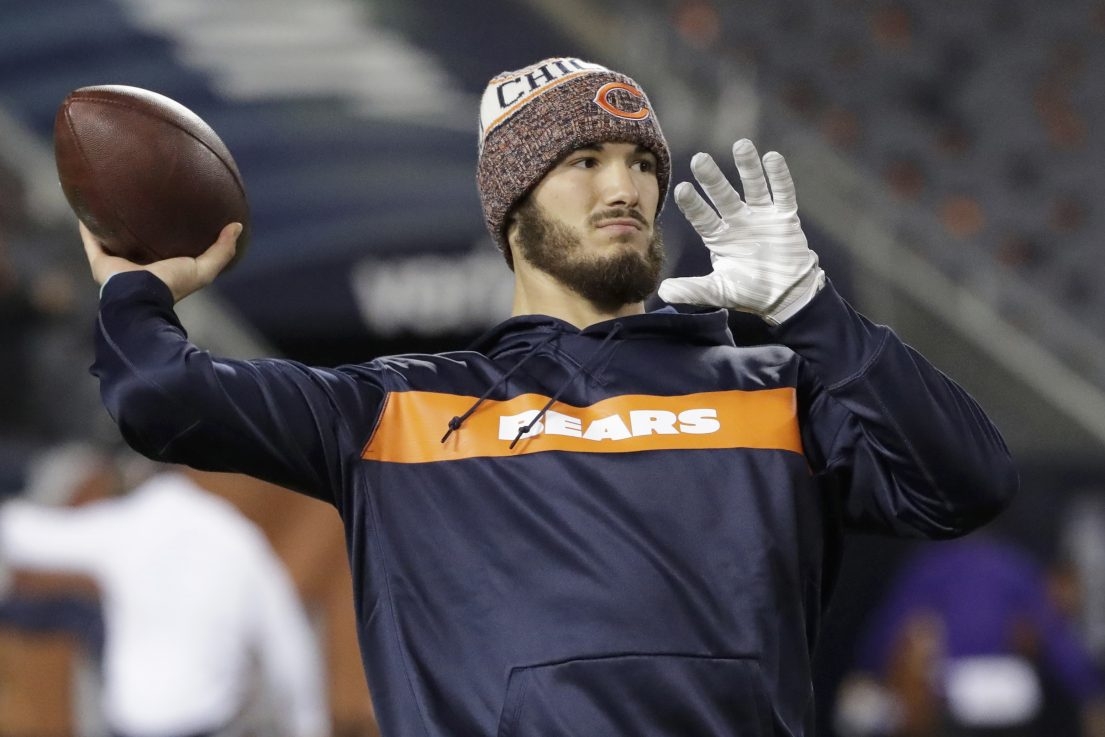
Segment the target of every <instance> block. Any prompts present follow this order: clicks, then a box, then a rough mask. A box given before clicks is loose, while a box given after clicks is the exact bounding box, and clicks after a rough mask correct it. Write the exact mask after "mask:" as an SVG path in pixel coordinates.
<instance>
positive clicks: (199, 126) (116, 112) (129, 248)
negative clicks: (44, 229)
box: [54, 85, 249, 264]
mask: <svg viewBox="0 0 1105 737" xmlns="http://www.w3.org/2000/svg"><path fill="white" fill-rule="evenodd" d="M54 157H55V160H56V162H57V170H58V179H59V181H60V183H61V189H62V191H63V192H64V193H65V197H66V199H67V200H68V201H69V205H70V207H72V208H73V211H74V212H75V213H76V214H77V217H78V218H79V219H80V220H81V222H83V223H84V225H85V227H87V228H88V229H89V230H90V231H91V232H92V234H93V235H95V236H96V237H97V238H98V239H99V240H100V242H101V243H102V244H103V246H104V249H105V250H106V251H108V252H109V253H112V254H114V255H116V256H122V257H123V258H126V259H130V260H131V261H135V262H137V263H141V264H148V263H152V262H154V261H160V260H162V259H166V258H172V257H174V256H198V255H199V254H201V253H203V252H204V251H205V250H206V249H207V248H208V247H209V246H210V245H211V244H212V243H214V242H215V239H216V238H217V237H218V235H219V231H221V230H222V228H223V226H225V225H226V224H228V223H231V222H239V223H241V224H242V226H243V230H242V234H241V236H239V238H238V249H237V253H236V254H235V256H234V261H238V260H240V259H241V257H242V255H243V254H244V253H245V250H246V246H247V244H248V242H249V204H248V201H247V198H246V191H245V186H244V185H243V182H242V176H241V174H240V173H239V171H238V166H237V164H235V163H234V159H233V157H232V156H231V155H230V151H229V150H228V149H227V147H226V145H225V144H224V143H223V142H222V140H221V139H220V138H219V136H218V135H217V134H216V133H215V131H214V130H213V129H212V128H211V126H209V125H208V124H207V123H205V122H204V121H203V120H202V119H201V118H200V117H199V116H198V115H196V114H195V113H193V112H192V111H191V110H189V109H188V108H186V107H185V106H184V105H181V104H180V103H179V102H176V101H175V100H172V99H170V98H168V97H166V96H164V95H161V94H158V93H156V92H151V91H149V90H144V89H140V88H138V87H128V86H124V85H101V86H96V87H82V88H80V89H77V90H74V91H73V92H70V93H69V94H68V95H67V96H66V97H65V100H64V101H63V102H62V104H61V106H60V107H59V108H58V111H57V115H56V116H55V118H54ZM232 263H233V262H232Z"/></svg>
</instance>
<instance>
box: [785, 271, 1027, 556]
mask: <svg viewBox="0 0 1105 737" xmlns="http://www.w3.org/2000/svg"><path fill="white" fill-rule="evenodd" d="M774 332H775V337H776V339H778V340H780V342H782V343H783V344H785V345H787V346H788V347H790V348H791V349H792V350H794V351H795V352H796V353H797V354H798V355H799V356H800V357H801V358H802V359H803V362H804V364H805V365H806V367H807V368H808V369H809V370H810V371H811V372H812V373H813V375H814V379H813V381H812V382H811V384H816V385H817V387H818V388H817V390H816V391H813V392H811V399H810V402H809V408H808V421H809V424H810V425H812V426H813V429H812V431H811V432H810V436H811V437H812V438H813V445H815V446H817V455H818V456H819V459H818V461H819V465H820V468H817V469H816V470H817V471H819V472H820V473H822V474H825V475H827V476H828V477H830V480H831V483H832V484H833V485H835V486H836V488H837V490H838V491H839V494H840V495H841V498H840V501H841V504H840V508H841V513H842V515H843V522H844V525H845V527H846V528H849V529H858V530H864V531H872V532H883V533H889V534H893V535H896V536H902V537H924V538H950V537H956V536H959V535H962V534H965V533H967V532H969V531H970V530H972V529H975V528H977V527H979V526H981V525H982V524H984V523H986V522H987V521H989V520H990V519H992V518H993V517H994V516H995V515H996V514H997V513H998V512H999V511H1001V510H1002V509H1004V508H1005V506H1007V505H1008V503H1009V501H1010V500H1011V498H1012V496H1013V494H1014V493H1015V492H1016V490H1017V486H1018V477H1017V472H1016V469H1015V467H1014V465H1013V461H1012V459H1011V457H1010V454H1009V450H1008V448H1007V447H1006V445H1005V442H1004V440H1003V439H1002V437H1001V435H1000V433H999V432H998V430H997V429H996V428H995V427H994V425H993V424H992V423H991V421H990V420H989V418H988V417H987V416H986V414H985V412H984V411H983V410H982V408H981V407H979V405H978V404H977V403H976V402H975V400H974V399H973V398H972V397H971V396H970V395H969V394H968V393H967V392H966V391H965V390H964V389H963V388H962V387H960V386H959V385H957V384H956V383H955V382H954V381H952V380H951V379H949V378H948V377H947V376H945V375H944V374H943V373H941V372H940V371H938V370H937V369H936V368H934V367H933V366H932V365H931V364H930V363H929V362H928V361H927V360H926V359H925V358H924V357H923V356H921V355H920V354H919V353H917V352H916V351H915V350H913V349H912V348H910V347H909V346H907V345H906V344H905V343H904V342H902V341H901V339H899V338H898V336H897V335H895V334H894V332H893V331H891V330H890V329H889V328H887V327H885V326H881V325H875V324H873V323H871V322H870V321H869V320H867V319H866V318H865V317H863V316H862V315H860V314H859V313H858V312H856V311H855V310H854V309H853V308H852V307H851V306H850V305H849V304H848V303H847V302H846V301H845V300H844V299H843V298H841V296H840V295H839V294H838V293H837V292H836V290H835V289H834V288H833V287H832V285H831V284H826V286H825V288H824V289H822V290H821V292H820V293H819V294H818V295H817V296H816V297H814V299H813V301H811V302H810V304H809V305H807V306H806V307H805V308H804V309H803V310H802V311H801V312H799V313H798V314H796V315H795V316H794V317H792V318H791V319H790V320H788V321H786V322H785V323H783V324H782V325H780V326H778V327H777V328H775V329H774Z"/></svg>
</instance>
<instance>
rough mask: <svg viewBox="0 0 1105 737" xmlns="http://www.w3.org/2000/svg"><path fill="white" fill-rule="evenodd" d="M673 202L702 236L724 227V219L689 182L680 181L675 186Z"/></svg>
mask: <svg viewBox="0 0 1105 737" xmlns="http://www.w3.org/2000/svg"><path fill="white" fill-rule="evenodd" d="M675 204H676V205H677V206H678V207H679V211H680V212H682V213H683V217H685V218H687V222H689V223H690V224H691V226H692V227H693V228H694V229H695V231H696V232H697V233H698V234H699V235H700V236H702V237H704V238H705V237H708V236H711V235H713V234H715V233H717V232H719V231H720V230H722V229H724V228H725V223H724V221H723V220H722V219H721V218H720V217H718V214H717V213H716V212H714V209H713V208H712V207H710V206H709V205H708V204H706V200H704V199H702V195H700V194H699V193H698V190H697V189H695V188H694V185H692V184H691V183H690V182H680V183H679V184H678V185H676V187H675Z"/></svg>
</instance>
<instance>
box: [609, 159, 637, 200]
mask: <svg viewBox="0 0 1105 737" xmlns="http://www.w3.org/2000/svg"><path fill="white" fill-rule="evenodd" d="M601 187H602V189H601V194H602V200H603V203H604V204H606V205H611V206H612V205H621V206H623V207H636V206H637V202H638V201H639V199H640V196H641V193H640V190H638V188H637V182H636V181H634V178H633V170H632V169H631V168H630V167H629V166H626V165H622V164H615V165H613V166H609V167H607V168H606V170H605V171H604V172H603V177H602V184H601Z"/></svg>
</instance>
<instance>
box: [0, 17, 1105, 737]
mask: <svg viewBox="0 0 1105 737" xmlns="http://www.w3.org/2000/svg"><path fill="white" fill-rule="evenodd" d="M564 55H574V56H580V57H583V58H586V59H588V60H592V61H596V62H599V63H602V64H605V65H607V66H610V67H613V68H616V69H618V70H621V71H625V72H626V73H628V74H630V75H632V76H633V77H635V78H636V79H637V80H638V81H640V82H641V83H642V84H643V86H644V87H645V89H646V90H647V91H648V92H649V95H650V97H651V98H652V101H653V103H654V106H655V107H656V109H657V110H658V112H659V117H660V120H661V122H662V124H663V126H664V130H665V133H666V134H667V136H668V139H669V143H670V145H671V147H672V151H673V159H674V161H673V163H674V165H675V171H674V176H675V177H676V178H677V179H688V178H689V172H688V169H687V162H689V159H690V157H691V155H692V154H693V153H695V152H696V151H708V152H711V153H713V154H714V155H715V157H718V158H719V161H729V160H730V157H729V154H728V149H729V146H730V145H731V143H732V142H733V141H734V140H736V139H737V138H741V137H748V138H751V139H753V140H754V141H755V142H756V143H757V145H758V147H759V149H760V151H761V152H765V151H768V150H778V151H780V152H782V153H783V154H784V155H786V157H787V160H788V162H789V164H790V167H791V170H792V172H793V174H794V178H795V181H796V185H797V188H798V198H799V210H800V213H801V214H802V217H803V223H804V225H805V228H806V230H807V234H808V236H809V239H810V241H811V245H812V246H813V248H814V249H815V250H816V251H817V252H818V253H819V254H820V256H821V260H822V264H823V265H824V266H825V268H826V271H827V273H828V274H829V276H830V278H831V279H832V280H833V281H834V283H835V284H836V285H837V287H838V288H839V289H840V290H841V291H842V292H843V293H844V294H845V295H846V296H847V297H848V298H849V299H850V300H851V301H852V302H853V304H855V305H856V306H857V307H858V308H859V309H860V310H861V311H863V312H864V313H865V314H867V315H868V316H870V317H871V318H873V319H874V320H876V321H878V322H883V323H887V324H890V325H891V326H893V327H894V328H895V329H896V330H897V331H898V332H899V334H901V335H902V336H903V337H904V338H905V339H906V340H907V341H908V342H910V343H911V344H913V345H914V346H916V347H917V348H919V349H920V350H921V351H922V352H923V353H924V354H925V355H926V356H928V357H929V358H930V359H931V360H932V361H933V362H934V363H936V365H938V366H939V367H941V368H942V369H943V370H944V371H945V372H946V373H948V374H949V375H951V376H952V377H954V378H955V379H956V380H958V381H959V382H960V383H962V384H963V385H964V386H966V387H967V388H968V390H970V391H971V393H972V394H974V396H975V397H976V398H977V399H978V400H979V401H980V402H981V403H982V404H983V406H984V407H985V408H986V409H987V410H988V411H989V412H990V413H991V416H992V417H993V418H994V419H995V421H996V422H997V424H998V426H999V427H1000V429H1001V430H1002V432H1003V433H1004V435H1005V437H1006V439H1007V440H1008V442H1009V444H1010V445H1011V447H1012V450H1013V452H1014V455H1015V457H1016V459H1017V462H1018V465H1019V467H1020V470H1021V475H1022V487H1023V490H1022V493H1021V495H1020V497H1019V498H1018V500H1017V502H1016V504H1015V505H1014V507H1013V508H1012V509H1011V510H1010V511H1009V512H1008V513H1007V514H1006V515H1004V516H1003V517H1002V518H1001V519H1000V520H999V521H998V522H996V523H995V524H993V525H991V526H990V527H989V528H988V529H987V530H986V531H985V533H984V534H981V535H978V536H977V539H973V538H972V539H971V540H969V541H967V542H966V543H940V544H928V545H923V546H918V545H915V544H912V543H908V542H903V541H890V540H885V539H876V538H864V537H857V538H854V539H852V540H851V541H850V543H849V547H848V548H847V550H846V551H845V565H844V568H843V571H842V573H841V576H840V580H839V584H838V589H837V592H836V594H835V596H834V598H833V601H832V604H831V608H830V610H829V613H828V616H827V618H826V622H825V628H824V630H823V633H822V637H821V641H820V643H819V650H818V660H817V681H816V684H815V685H816V691H817V703H818V709H819V715H820V716H819V722H820V728H821V732H820V734H823V735H829V736H833V735H836V736H838V737H849V736H850V735H856V736H857V737H858V736H860V735H886V736H889V735H909V736H913V737H921V736H927V735H933V736H936V735H975V734H977V735H984V734H985V735H1047V736H1052V735H1080V734H1102V733H1105V727H1103V726H1102V725H1103V724H1105V717H1103V716H1102V713H1101V712H1103V711H1105V707H1102V703H1103V702H1102V698H1103V695H1105V688H1103V687H1102V685H1101V675H1100V669H1101V666H1102V664H1103V663H1105V511H1103V509H1105V506H1103V505H1105V289H1102V288H1101V285H1102V283H1103V282H1105V258H1103V257H1105V245H1103V239H1105V136H1103V135H1102V133H1101V132H1102V131H1103V130H1105V81H1103V80H1105V1H1103V0H1056V2H1052V3H1039V2H1027V0H928V1H927V2H921V1H920V0H819V1H817V2H814V0H791V1H790V2H786V3H779V2H770V1H768V0H314V1H313V2H311V3H300V2H291V1H290V0H223V2H219V3H215V2H196V1H195V0H51V1H50V2H49V3H47V4H43V3H41V2H39V1H38V0H0V346H2V351H3V361H2V362H0V372H3V374H2V375H0V393H2V396H0V495H3V496H5V497H18V496H21V494H22V493H23V491H24V489H25V486H26V484H27V476H28V468H29V464H30V462H31V460H32V459H33V458H35V457H37V456H38V455H39V454H40V453H42V452H43V451H44V450H47V449H49V448H51V447H55V446H56V445H58V444H60V443H62V442H66V441H70V440H73V439H81V440H86V441H91V442H95V443H106V444H111V443H115V442H117V438H116V435H115V431H114V427H113V425H112V424H111V423H110V421H109V420H108V418H107V417H106V415H105V413H104V412H103V410H102V409H101V407H100V403H99V399H98V396H97V393H96V386H95V383H94V381H93V380H92V378H91V377H90V376H89V374H88V367H89V365H90V363H91V356H92V348H91V336H92V330H91V326H92V321H93V320H94V314H95V301H96V290H95V287H94V285H93V284H92V282H91V280H90V279H89V278H88V276H87V266H86V264H85V262H84V259H83V253H82V250H81V247H80V242H79V239H78V237H77V233H76V227H75V221H74V219H73V216H72V214H71V212H70V211H69V209H68V206H67V205H66V203H65V201H64V198H63V197H62V195H61V192H60V189H59V187H58V185H57V177H56V173H55V170H54V162H53V154H52V149H51V135H52V127H53V120H54V114H55V112H56V109H57V106H58V105H59V104H60V102H61V100H62V99H63V98H64V97H65V95H66V94H67V93H68V92H69V91H71V90H72V89H75V88H77V87H81V86H85V85H93V84H129V85H135V86H139V87H145V88H148V89H152V90H155V91H157V92H160V93H162V94H165V95H168V96H170V97H172V98H174V99H176V100H178V101H180V102H182V103H183V104H185V105H186V106H188V107H190V108H191V109H192V110H194V111H195V112H196V113H198V114H199V115H200V116H201V117H203V118H204V119H205V120H206V121H207V122H208V123H210V124H211V126H212V127H213V128H214V129H215V130H216V131H217V132H218V133H219V134H220V136H221V137H222V138H223V140H224V141H225V142H226V144H227V145H228V147H229V148H230V150H231V151H232V152H233V154H234V156H235V158H236V160H237V163H238V165H239V168H240V170H241V172H242V175H243V177H244V180H245V183H246V186H247V189H248V193H249V196H250V203H251V207H252V217H253V223H252V227H253V240H252V245H251V247H250V250H249V252H248V254H247V255H246V258H245V259H244V260H243V261H242V262H241V263H239V264H238V265H237V266H236V267H235V268H234V269H233V270H232V271H231V272H229V273H227V274H224V275H223V276H221V277H220V278H219V280H218V281H217V282H216V283H215V285H214V286H213V288H212V289H209V290H207V291H206V293H204V294H200V295H195V296H193V297H190V298H188V299H187V300H186V301H185V302H183V303H182V304H181V305H180V313H181V315H182V319H183V321H184V323H185V325H186V326H187V327H188V329H189V333H190V335H191V336H192V338H193V339H194V340H195V341H196V342H197V343H199V344H200V345H202V346H204V347H207V348H210V349H211V350H212V351H213V352H216V353H219V354H223V355H232V356H240V357H256V356H262V355H283V356H289V357H294V358H297V359H300V360H303V361H306V362H309V363H315V364H325V365H335V364H339V363H345V362H357V361H362V360H365V359H368V358H371V357H373V356H376V355H382V354H389V353H397V352H411V351H437V350H447V349H454V348H461V347H464V346H466V345H467V343H468V342H469V341H470V340H472V339H473V338H474V337H475V336H476V335H478V334H479V333H481V332H482V331H483V330H485V329H486V328H487V327H489V326H491V325H493V324H495V323H496V322H498V321H499V320H500V319H501V318H502V317H503V316H504V315H506V314H507V312H508V310H509V300H510V275H509V272H508V271H507V270H506V269H505V268H504V264H503V262H502V260H501V257H500V256H499V254H498V252H497V251H496V250H495V248H494V247H493V246H492V243H491V240H490V238H489V236H488V235H487V233H486V232H485V230H484V226H483V222H482V218H481V215H480V209H479V201H478V198H477V194H476V189H475V182H474V171H475V160H476V127H477V103H478V98H479V95H480V93H481V92H482V89H483V86H484V84H485V83H486V81H487V80H488V79H489V78H490V77H491V76H493V75H494V74H496V73H498V72H500V71H503V70H507V69H516V68H519V67H521V66H524V65H526V64H529V63H532V62H533V61H536V60H538V59H541V58H544V57H547V56H564ZM1095 131H1096V133H1095ZM727 168H729V167H727ZM730 170H731V168H730ZM663 221H664V224H665V233H666V241H667V244H668V247H669V251H670V258H669V264H668V271H669V272H670V273H672V274H694V273H704V272H705V271H706V270H707V269H708V263H707V259H706V256H705V253H704V250H703V249H702V247H701V245H700V243H698V242H697V240H696V239H695V237H694V235H693V233H691V232H689V229H688V228H687V226H686V225H685V224H684V223H683V222H682V221H681V219H680V218H679V216H678V213H677V212H676V210H675V208H674V207H668V209H667V210H666V211H665V214H664V216H663ZM732 322H733V328H734V331H735V333H736V334H737V335H738V337H739V339H747V340H756V339H757V336H756V332H757V331H756V326H755V325H754V324H753V323H752V322H750V321H748V320H744V319H742V318H741V317H740V316H734V318H733V321H732ZM194 478H195V480H197V481H198V482H199V483H200V484H201V485H202V486H204V487H206V488H207V489H209V490H210V491H212V492H214V493H215V494H217V495H220V496H222V497H224V498H226V499H229V500H230V501H231V502H232V503H233V504H234V505H235V506H236V507H237V508H238V509H239V510H241V511H242V512H243V513H244V514H245V515H246V516H247V517H249V518H250V519H252V520H253V521H255V522H256V523H257V524H259V525H260V526H261V528H262V529H263V530H264V531H265V533H266V534H267V536H268V538H269V540H270V541H271V543H272V545H273V547H274V549H275V550H276V552H277V553H278V555H279V556H280V557H281V559H282V560H283V561H284V563H285V564H286V565H287V567H288V569H289V571H290V573H291V575H292V578H293V580H294V582H295V584H296V587H297V592H298V593H299V595H300V596H301V597H302V600H303V602H304V605H305V606H306V608H307V611H308V612H309V613H310V615H311V617H312V622H313V623H314V628H315V631H316V634H317V637H318V641H319V643H320V648H321V651H322V653H323V658H324V661H325V669H324V672H325V679H326V694H327V699H328V703H329V710H330V717H331V720H332V727H333V733H334V734H335V735H371V734H375V733H376V732H375V727H374V723H373V720H372V708H371V703H370V700H369V696H368V693H367V689H366V687H365V685H364V679H363V675H362V674H361V670H360V663H359V656H358V654H357V648H356V642H355V634H354V631H353V622H352V604H351V595H350V591H349V588H350V587H349V580H348V571H347V569H346V563H345V558H344V548H343V545H342V543H341V529H340V525H339V524H338V520H337V516H336V514H335V513H334V512H333V510H332V509H330V508H329V507H326V506H324V505H322V504H321V503H317V502H315V501H313V500H310V499H305V498H301V497H298V496H296V495H293V494H291V493H290V492H287V491H284V490H280V489H262V488H261V487H262V486H263V485H262V484H259V483H258V482H255V481H252V480H249V479H244V478H241V477H235V476H223V475H213V474H194ZM0 586H2V584H0ZM9 598H10V595H9ZM56 619H57V624H56V626H54V625H51V626H45V625H43V626H36V627H28V626H27V624H26V622H21V621H20V620H19V618H18V617H8V618H7V619H5V617H4V615H3V607H2V605H0V737H14V736H16V735H18V736H19V737H46V736H47V735H48V736H50V737H53V736H55V735H57V736H61V735H82V736H87V737H99V734H98V733H97V729H98V728H99V727H97V725H98V724H99V723H100V722H99V721H97V717H96V712H97V708H98V707H97V704H96V702H95V699H94V698H93V697H91V696H90V695H89V694H93V695H94V694H95V692H96V687H97V686H96V679H95V677H94V675H93V677H91V678H90V677H83V678H82V677H78V676H79V674H80V673H82V672H83V673H86V676H87V672H88V667H87V658H88V653H87V647H86V646H85V645H84V644H82V643H83V640H82V638H81V637H79V636H77V635H74V631H73V627H71V626H67V625H66V621H67V620H66V618H64V617H59V618H56ZM40 624H41V623H40ZM795 646H796V647H797V646H800V645H799V644H798V643H796V644H795ZM82 663H83V664H84V665H82ZM92 672H93V674H94V672H95V668H93V669H92ZM74 674H77V675H74ZM994 684H997V686H995V685H994ZM252 708H258V707H256V705H255V706H254V707H252ZM250 724H251V722H250V721H249V720H248V719H246V720H242V721H241V724H239V725H238V726H239V733H240V734H244V733H249V730H250V729H254V730H256V727H250ZM254 733H256V732H254Z"/></svg>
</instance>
